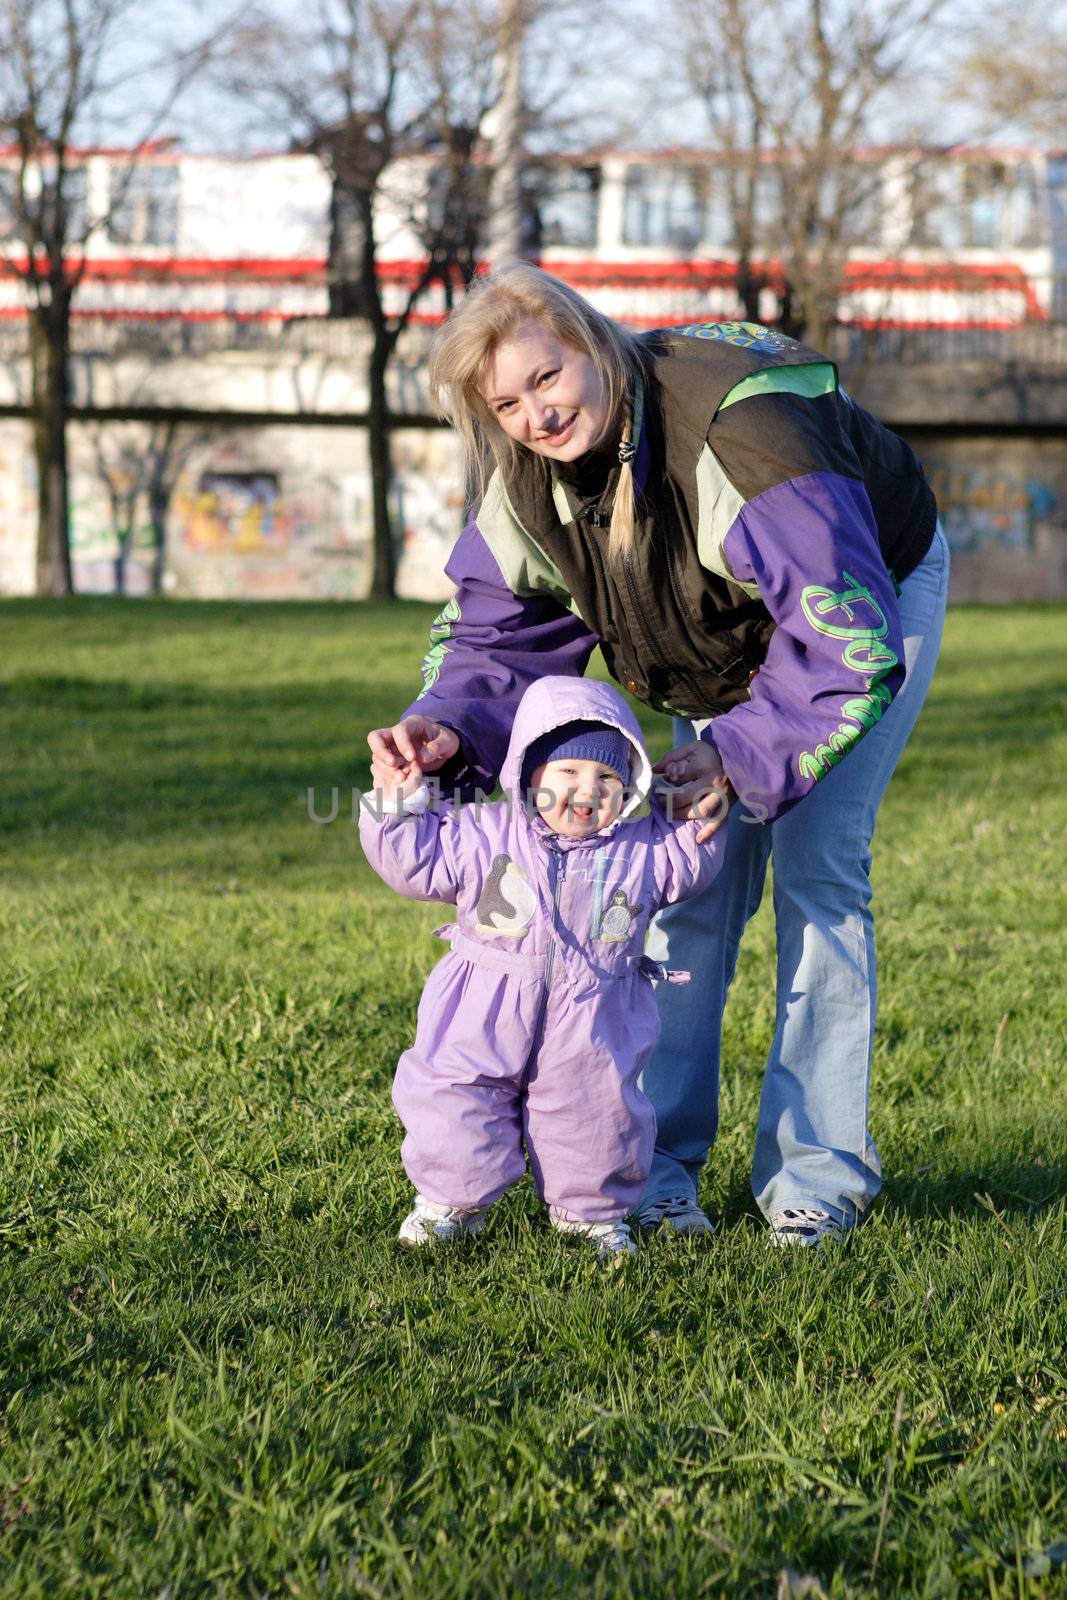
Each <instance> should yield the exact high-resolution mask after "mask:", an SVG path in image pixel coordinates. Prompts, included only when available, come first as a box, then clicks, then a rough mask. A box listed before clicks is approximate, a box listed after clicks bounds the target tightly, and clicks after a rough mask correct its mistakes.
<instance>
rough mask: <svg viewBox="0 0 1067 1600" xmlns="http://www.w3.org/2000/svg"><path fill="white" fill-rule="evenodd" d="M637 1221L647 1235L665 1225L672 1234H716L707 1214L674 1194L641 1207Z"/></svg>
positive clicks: (682, 1196) (694, 1203) (688, 1200)
mask: <svg viewBox="0 0 1067 1600" xmlns="http://www.w3.org/2000/svg"><path fill="white" fill-rule="evenodd" d="M637 1220H638V1222H639V1224H640V1226H641V1228H642V1229H643V1230H644V1231H645V1232H646V1233H652V1232H654V1231H655V1229H656V1228H659V1227H662V1225H663V1224H664V1223H666V1225H667V1227H668V1228H669V1229H670V1231H671V1232H672V1233H682V1234H698V1233H714V1232H715V1224H714V1223H713V1222H712V1220H711V1218H710V1217H709V1216H708V1214H707V1212H706V1211H703V1210H701V1208H700V1206H698V1205H697V1203H696V1201H695V1200H690V1198H689V1196H688V1195H684V1194H674V1195H671V1196H669V1198H668V1199H666V1200H651V1201H650V1202H649V1203H648V1205H647V1206H640V1207H639V1208H638V1212H637Z"/></svg>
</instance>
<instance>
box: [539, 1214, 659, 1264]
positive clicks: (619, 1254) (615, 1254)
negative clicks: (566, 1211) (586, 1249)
mask: <svg viewBox="0 0 1067 1600" xmlns="http://www.w3.org/2000/svg"><path fill="white" fill-rule="evenodd" d="M548 1220H549V1222H550V1223H551V1224H552V1226H553V1227H554V1228H555V1230H556V1232H557V1233H578V1234H581V1235H582V1237H583V1238H585V1239H588V1240H589V1241H590V1243H591V1244H595V1245H596V1247H597V1252H596V1253H597V1255H598V1256H599V1258H600V1260H601V1261H621V1260H622V1259H623V1258H624V1257H626V1256H632V1255H636V1254H637V1246H636V1245H635V1244H634V1242H633V1239H632V1238H631V1236H630V1229H629V1225H628V1224H627V1223H625V1222H623V1221H622V1219H621V1218H619V1219H618V1220H617V1221H614V1222H567V1221H565V1220H564V1218H563V1217H549V1219H548Z"/></svg>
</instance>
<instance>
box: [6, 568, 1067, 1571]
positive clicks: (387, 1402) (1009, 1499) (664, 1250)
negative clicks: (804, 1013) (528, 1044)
mask: <svg viewBox="0 0 1067 1600" xmlns="http://www.w3.org/2000/svg"><path fill="white" fill-rule="evenodd" d="M430 615H431V608H428V607H425V606H416V605H410V604H409V605H399V606H396V607H393V608H376V607H373V606H370V605H365V606H333V607H331V606H302V605H292V606H285V607H280V606H268V605H264V606H258V607H252V606H240V605H226V604H218V605H198V604H192V603H190V604H174V603H166V602H134V603H126V604H124V603H122V602H116V601H105V600H100V601H97V600H89V599H86V600H79V601H74V602H70V603H61V602H44V601H42V602H18V601H9V602H4V603H3V604H0V639H2V641H3V647H2V650H0V718H2V731H0V750H2V756H0V760H2V763H3V768H4V776H3V783H2V786H0V852H2V862H3V874H2V888H0V917H2V922H0V927H2V936H0V1030H2V1032H0V1039H2V1052H3V1056H2V1069H0V1595H2V1596H4V1597H9V1596H10V1597H18V1600H32V1597H34V1596H48V1597H49V1600H52V1597H56V1596H71V1597H75V1596H76V1597H79V1600H80V1597H82V1596H96V1595H102V1596H106V1597H107V1600H125V1597H134V1600H140V1597H150V1600H151V1597H155V1600H181V1597H185V1596H194V1595H196V1596H199V1595H207V1596H220V1597H228V1596H250V1597H254V1596H264V1597H265V1596H271V1597H273V1596H287V1595H305V1596H309V1597H311V1596H332V1595H353V1596H370V1597H374V1596H380V1597H389V1600H392V1597H409V1596H410V1597H419V1600H474V1597H479V1596H485V1597H490V1596H492V1597H496V1596H501V1597H510V1596H557V1595H564V1596H575V1597H578V1596H580V1597H582V1600H595V1597H603V1600H638V1597H647V1600H660V1597H665V1600H676V1597H685V1600H689V1597H691V1596H694V1597H695V1596H699V1595H728V1596H731V1597H733V1596H759V1597H771V1600H773V1597H774V1596H775V1595H776V1594H778V1595H782V1596H788V1595H790V1594H793V1595H798V1596H799V1595H801V1594H807V1595H809V1596H815V1597H817V1596H819V1595H825V1596H830V1597H845V1596H848V1597H856V1600H858V1597H861V1596H889V1595H893V1596H895V1595H916V1596H919V1595H922V1596H931V1597H933V1596H953V1595H982V1596H989V1597H997V1596H1016V1595H1027V1596H1038V1595H1049V1596H1052V1595H1061V1594H1064V1593H1065V1592H1067V1565H1065V1564H1064V1563H1065V1561H1067V1224H1065V1199H1067V1115H1065V1110H1067V1091H1065V1073H1064V1066H1065V1054H1067V1050H1065V1038H1067V999H1065V989H1067V985H1065V973H1067V949H1065V942H1067V941H1065V937H1064V906H1063V898H1062V878H1063V863H1064V843H1065V836H1067V794H1065V773H1067V733H1065V717H1064V711H1065V702H1067V652H1065V650H1064V637H1065V622H1067V612H1065V611H1064V609H1062V608H1061V609H1056V608H1053V607H1034V608H1028V609H1024V608H1003V609H989V610H983V609H961V610H957V611H955V612H954V613H952V615H951V618H950V623H949V628H948V636H947V644H946V649H945V655H944V659H943V665H942V668H941V672H940V675H939V678H938V681H937V683H936V686H935V689H934V693H933V696H932V698H931V702H930V704H929V706H928V708H927V711H926V713H925V716H924V719H923V721H922V722H921V724H920V728H919V731H918V733H917V735H916V738H915V739H914V740H913V742H912V746H911V748H910V750H909V752H908V753H907V755H906V756H905V759H904V761H903V763H902V765H901V768H900V770H899V772H898V774H897V777H896V779H895V781H894V784H893V786H892V788H891V791H890V796H889V798H888V800H887V801H886V804H885V807H884V809H883V814H882V823H881V828H880V832H879V836H878V841H877V844H876V868H875V871H876V905H877V908H878V912H879V933H880V949H881V961H882V1006H881V1017H880V1032H879V1040H878V1048H877V1056H876V1078H875V1099H874V1128H875V1133H876V1136H877V1138H878V1141H879V1144H880V1147H881V1150H882V1157H883V1162H884V1165H885V1168H886V1174H887V1181H886V1185H885V1190H884V1192H883V1195H882V1198H881V1199H880V1201H879V1203H878V1205H877V1208H876V1210H875V1213H874V1215H873V1217H872V1219H871V1221H870V1223H869V1225H868V1226H867V1227H865V1228H864V1229H863V1230H862V1231H861V1232H860V1233H859V1234H858V1235H857V1236H856V1237H855V1239H854V1240H853V1241H852V1242H851V1243H850V1245H849V1246H848V1248H847V1249H845V1250H843V1251H841V1252H839V1253H838V1254H835V1255H833V1256H831V1257H828V1258H823V1257H819V1256H818V1255H817V1254H816V1253H813V1252H806V1251H805V1252H795V1253H789V1254H787V1253H780V1252H773V1251H770V1250H768V1249H767V1248H766V1245H765V1242H764V1235H763V1233H762V1231H761V1228H760V1227H759V1226H757V1220H756V1216H755V1213H754V1209H753V1206H752V1202H751V1198H750V1195H749V1192H748V1182H747V1173H748V1162H749V1156H750V1148H751V1142H752V1137H753V1127H754V1118H755V1107H756V1100H757V1095H758V1091H759V1083H760V1076H761V1070H762V1060H763V1056H764V1052H765V1050H766V1047H767V1044H768V1041H769V1036H770V1031H771V1021H772V996H773V976H772V960H771V951H772V931H771V927H770V924H769V921H768V918H767V915H766V911H764V912H762V913H761V914H760V916H759V917H758V918H757V919H756V921H755V922H754V923H753V925H752V927H751V929H750V930H749V936H748V938H747V940H746V944H745V947H744V949H743V951H742V956H741V962H740V967H739V971H738V978H737V982H736V985H735V989H734V994H733V997H732V1001H731V1010H730V1015H729V1018H728V1037H727V1043H726V1047H725V1061H724V1074H723V1082H724V1095H723V1117H722V1122H723V1135H722V1139H721V1141H720V1144H719V1146H718V1149H717V1151H716V1155H715V1159H714V1164H713V1166H712V1168H711V1170H710V1171H709V1174H708V1177H707V1192H706V1197H705V1198H706V1200H707V1203H708V1204H709V1206H710V1207H711V1208H712V1209H713V1210H714V1211H715V1213H716V1214H717V1215H718V1216H719V1217H720V1218H721V1226H720V1228H719V1231H718V1233H717V1235H716V1237H715V1238H714V1240H712V1241H709V1242H705V1243H703V1244H697V1243H695V1242H691V1243H686V1242H685V1241H680V1240H662V1241H657V1242H656V1243H654V1244H650V1245H648V1246H646V1247H644V1248H642V1250H641V1252H640V1254H639V1256H638V1257H637V1259H636V1260H635V1261H634V1262H632V1263H631V1264H630V1265H629V1266H628V1267H627V1268H626V1269H625V1270H623V1271H620V1272H615V1273H605V1272H603V1271H602V1270H600V1269H599V1268H598V1267H597V1266H596V1265H595V1264H594V1263H593V1262H592V1261H591V1260H589V1259H587V1258H586V1256H585V1255H584V1254H583V1253H582V1251H581V1250H580V1249H579V1250H575V1249H574V1248H573V1247H571V1248H568V1247H567V1246H566V1245H564V1244H563V1243H561V1242H559V1241H558V1240H557V1239H556V1238H555V1237H554V1236H552V1235H550V1233H549V1232H548V1230H547V1228H546V1226H545V1224H544V1220H543V1217H542V1216H541V1214H540V1210H539V1207H538V1205H537V1204H536V1202H535V1199H534V1196H533V1194H532V1191H531V1190H530V1189H529V1188H528V1187H527V1186H522V1187H520V1188H519V1189H518V1190H517V1191H515V1192H513V1193H512V1194H511V1195H510V1196H509V1197H508V1198H507V1199H506V1200H505V1201H503V1202H502V1203H501V1205H500V1206H499V1207H498V1208H497V1211H496V1212H495V1213H494V1215H493V1217H492V1219H491V1221H490V1224H489V1226H488V1227H487V1229H486V1231H485V1233H484V1234H483V1235H482V1237H481V1238H480V1239H479V1240H475V1241H470V1242H469V1243H467V1244H464V1246H463V1247H462V1248H460V1249H458V1250H456V1251H454V1252H451V1253H449V1254H448V1255H447V1257H442V1256H440V1255H438V1256H437V1257H435V1258H434V1259H426V1257H425V1256H423V1255H418V1256H412V1255H409V1254H404V1253H402V1251H401V1250H400V1249H399V1247H398V1246H397V1245H396V1244H395V1242H394V1234H395V1229H396V1226H397V1223H398V1221H399V1218H400V1217H401V1216H402V1214H403V1210H404V1207H405V1201H406V1199H407V1185H406V1180H405V1178H404V1174H403V1171H402V1169H401V1166H400V1162H399V1144H400V1138H399V1129H398V1125H397V1123H396V1121H395V1119H394V1116H393V1113H392V1110H391V1106H390V1102H389V1083H390V1078H391V1074H392V1069H393V1064H394V1062H395V1059H396V1057H397V1054H398V1053H399V1051H400V1050H401V1049H402V1048H403V1047H404V1045H405V1044H406V1042H407V1041H408V1040H409V1038H410V1035H411V1031H412V1026H413V1016H414V1008H415V1004H416V1001H417V998H418V995H419V991H420V988H421V984H422V980H423V978H424V976H425V974H426V972H427V970H428V969H429V967H430V965H431V964H432V962H433V961H434V960H435V959H436V957H437V955H438V954H439V953H440V948H441V947H440V946H438V945H435V943H434V942H433V941H431V940H430V939H429V937H428V933H429V930H430V929H431V928H432V927H433V926H434V925H435V923H436V922H438V921H440V920H441V914H440V909H439V908H435V907H433V906H422V905H411V904H408V903H406V902H402V901H400V900H398V899H397V898H396V897H394V896H393V895H391V893H390V892H389V891H388V890H387V889H386V888H385V887H384V885H382V884H381V883H380V882H379V881H378V880H377V879H376V878H375V877H373V875H372V874H371V872H370V871H369V869H368V868H367V867H366V866H365V865H364V864H363V862H362V860H361V857H360V855H359V850H358V844H357V839H356V832H355V829H354V828H353V827H352V826H351V823H350V821H349V820H347V808H346V804H345V798H346V797H347V793H348V791H349V789H350V788H351V786H352V785H359V784H360V783H361V782H363V781H364V780H365V778H366V768H365V766H364V760H363V758H364V753H365V744H364V735H365V733H366V730H367V729H368V728H369V727H372V726H375V725H377V724H379V723H382V722H385V721H387V720H389V719H390V717H391V716H392V715H393V714H395V713H396V712H397V711H399V710H400V709H401V708H402V707H403V705H405V704H406V703H407V701H408V699H409V698H410V693H411V692H412V687H413V684H414V683H415V681H416V669H417V662H418V660H419V658H420V657H421V655H422V651H423V645H424V640H425V634H426V627H427V624H428V621H429V619H430ZM645 728H646V732H647V734H648V736H649V740H650V743H651V744H652V746H653V748H654V751H655V753H656V754H659V753H661V752H662V751H663V750H664V749H665V748H666V745H667V741H668V724H667V722H666V721H665V719H662V718H658V717H655V716H653V715H651V714H648V715H646V717H645ZM309 785H315V786H316V789H317V791H318V795H319V797H320V802H321V803H325V801H326V798H327V796H328V792H329V789H330V788H331V787H332V786H334V785H337V786H338V787H339V788H340V789H341V790H342V805H341V816H340V818H339V819H338V821H336V822H335V823H333V824H332V825H331V826H316V825H315V824H313V823H312V822H310V821H309V819H308V815H307V809H306V801H305V796H306V791H307V788H308V786H309ZM785 1569H788V1570H789V1572H791V1573H792V1574H793V1575H794V1576H793V1577H792V1578H789V1577H780V1574H782V1573H783V1571H785ZM805 1579H808V1580H811V1583H812V1584H813V1586H809V1587H807V1588H805V1587H804V1580H805Z"/></svg>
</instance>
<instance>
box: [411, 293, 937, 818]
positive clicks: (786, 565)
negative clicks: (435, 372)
mask: <svg viewBox="0 0 1067 1600" xmlns="http://www.w3.org/2000/svg"><path fill="white" fill-rule="evenodd" d="M642 351H643V370H642V373H641V375H640V377H639V379H638V382H637V385H636V392H635V401H634V413H635V418H634V420H635V439H636V443H637V456H636V460H635V462H634V483H635V487H636V489H637V491H638V498H637V506H638V537H637V542H636V544H635V549H634V554H633V556H632V558H631V559H629V560H628V561H627V562H626V564H625V566H624V569H623V570H622V571H621V572H620V571H616V570H615V569H614V568H609V566H608V564H607V562H606V560H605V557H604V550H605V542H606V537H607V534H606V522H607V517H608V508H610V503H611V497H612V494H613V491H614V487H615V484H616V482H617V478H618V468H617V465H614V464H608V463H606V464H605V467H604V476H603V478H602V480H601V481H597V482H595V483H593V484H592V485H591V484H590V481H589V474H588V463H586V464H584V470H583V464H579V471H578V472H574V471H571V472H570V473H568V471H567V469H565V468H556V469H555V470H553V469H552V467H551V466H550V465H549V463H547V462H546V461H545V460H544V458H542V457H539V456H536V455H534V454H533V453H532V452H523V461H522V463H521V465H520V468H519V470H518V471H517V473H516V475H515V476H514V478H511V479H509V481H508V483H507V484H506V485H505V484H504V483H503V482H502V481H501V479H500V475H499V474H496V475H495V476H494V479H493V480H492V482H491V483H490V486H489V489H488V491H487V493H486V495H485V497H484V498H483V500H482V502H481V505H480V506H479V507H478V509H477V511H476V512H475V513H474V515H473V516H472V517H471V519H470V520H469V522H468V524H467V526H466V528H465V529H464V531H463V533H462V534H461V535H460V537H459V539H458V540H457V542H456V545H455V548H454V549H453V552H452V555H451V558H450V560H449V562H448V564H447V566H446V569H445V570H446V572H447V574H448V576H449V577H450V578H451V579H452V581H453V582H454V583H455V585H456V593H455V595H454V596H453V598H452V599H451V600H450V601H449V602H448V604H447V605H446V606H445V608H444V610H443V611H442V612H441V614H440V616H439V617H438V618H437V620H436V621H435V623H434V625H433V627H432V629H431V643H430V650H429V653H428V654H427V656H426V659H425V661H424V663H423V689H422V692H421V694H420V695H419V696H418V698H417V700H416V701H415V702H414V704H413V705H412V706H410V707H409V708H408V711H407V712H405V713H404V715H408V714H410V713H412V712H421V713H424V714H425V715H427V716H430V717H432V718H434V719H435V720H437V721H439V722H441V723H444V724H446V725H447V726H449V727H451V728H453V729H454V730H455V731H456V733H458V735H459V738H460V743H461V754H460V756H458V757H456V758H455V760H454V762H453V763H451V764H450V766H449V768H448V769H446V770H445V771H443V772H442V774H441V776H442V779H443V781H447V782H449V783H452V784H456V785H458V786H459V788H460V790H461V792H462V790H463V789H464V788H466V789H467V790H473V789H475V788H477V787H481V788H482V789H486V790H488V789H489V788H491V787H492V784H493V783H494V782H495V780H496V778H497V775H498V773H499V770H500V765H501V763H502V761H503V757H504V753H505V751H506V749H507V745H508V739H509V735H510V731H511V726H512V722H513V720H514V716H515V711H516V708H517V706H518V702H519V700H520V699H521V697H522V694H523V692H524V691H525V689H526V688H527V687H528V686H529V684H530V683H532V682H533V681H534V680H535V679H537V678H540V677H542V676H545V675H559V674H576V675H580V674H582V673H584V671H585V669H586V666H587V663H588V661H589V658H590V656H591V654H592V652H593V650H594V648H595V647H596V646H597V645H598V644H600V645H601V646H602V648H603V653H604V657H605V660H606V662H607V664H608V667H609V670H610V671H611V673H612V675H613V676H614V677H616V678H617V679H618V681H619V682H620V683H622V684H623V685H624V687H626V688H627V689H628V690H629V691H630V692H631V693H632V694H634V696H635V697H636V698H637V699H638V700H640V701H643V702H644V703H645V704H648V705H651V706H654V707H655V708H656V709H659V710H662V711H668V712H675V713H679V714H683V715H687V716H691V717H698V718H699V717H705V718H706V717H712V718H714V721H713V723H712V725H711V726H709V727H708V728H707V729H705V731H704V733H703V735H702V737H704V738H705V739H707V740H708V742H709V743H713V744H714V746H715V748H716V749H717V750H718V752H719V755H720V757H721V759H722V762H723V766H724V767H725V770H726V773H727V776H728V777H729V779H730V781H731V783H732V785H733V787H734V789H735V791H736V792H737V794H738V796H739V797H740V798H741V799H742V801H744V802H745V804H746V805H747V806H748V808H749V810H750V812H751V813H752V814H753V816H755V817H756V818H757V819H758V820H761V821H770V820H773V819H774V818H775V817H776V816H778V815H780V814H781V813H782V812H783V811H785V810H787V809H788V808H789V807H790V806H792V805H795V804H796V803H797V802H798V801H799V800H801V799H802V798H803V797H804V795H805V794H807V793H808V792H809V790H810V789H811V788H812V787H813V786H814V784H815V783H816V782H818V780H819V779H820V778H821V777H823V776H825V774H826V773H827V772H829V771H830V770H831V768H832V767H833V766H835V765H836V764H837V763H838V762H839V761H840V760H841V759H842V758H843V757H844V756H845V755H846V754H847V753H848V751H849V750H850V749H851V747H852V746H853V745H854V744H855V743H856V742H858V740H859V739H860V738H862V736H863V734H864V733H865V732H866V731H867V730H868V729H869V728H870V727H872V726H874V724H875V723H876V722H877V721H878V720H879V719H880V717H881V716H882V715H883V713H884V712H885V710H886V708H887V707H888V705H889V704H890V702H891V701H892V699H893V696H894V695H895V694H896V692H897V690H898V689H899V688H900V685H901V684H902V683H903V681H904V671H905V668H904V647H903V639H902V637H901V629H900V619H899V613H898V609H897V603H896V594H897V590H898V584H899V581H901V580H902V579H903V578H905V577H906V576H907V575H908V573H909V572H911V571H912V570H913V569H914V568H915V567H916V566H917V565H918V563H919V562H920V561H921V560H922V558H923V556H924V555H925V554H926V551H927V550H928V548H929V545H930V543H931V540H932V538H933V535H934V530H935V527H936V518H937V511H936V505H935V503H934V499H933V495H932V493H931V492H930V489H929V487H928V485H927V484H926V482H925V479H924V478H923V475H922V469H921V467H920V465H919V463H918V461H917V459H916V457H915V456H914V454H913V452H912V451H911V450H910V449H909V447H908V446H907V445H906V444H905V443H904V441H903V440H901V439H899V438H898V437H897V436H896V435H895V434H892V433H891V432H890V431H889V430H887V429H885V428H883V427H881V426H880V425H879V424H878V423H877V422H876V421H875V420H874V418H873V417H871V416H869V414H868V413H866V412H865V411H863V410H862V409H861V408H860V407H858V406H856V405H854V404H853V403H852V401H851V400H849V399H848V397H847V396H845V395H844V393H843V392H842V391H841V390H840V389H839V387H838V384H837V374H836V370H835V369H834V367H833V365H832V363H830V362H828V361H826V360H825V358H824V357H822V356H820V355H818V354H817V353H816V352H815V351H812V350H809V349H807V348H806V347H805V346H803V345H799V344H796V343H795V342H794V341H792V340H788V339H785V338H783V337H782V336H781V335H778V334H775V333H772V332H769V331H768V330H766V329H763V328H759V327H758V326H757V325H755V324H749V323H707V324H699V325H697V326H695V327H691V328H683V329H668V330H663V331H660V332H657V333H655V334H650V335H647V336H645V337H644V338H643V340H642ZM527 458H528V459H527ZM594 465H595V464H594ZM590 491H592V492H590Z"/></svg>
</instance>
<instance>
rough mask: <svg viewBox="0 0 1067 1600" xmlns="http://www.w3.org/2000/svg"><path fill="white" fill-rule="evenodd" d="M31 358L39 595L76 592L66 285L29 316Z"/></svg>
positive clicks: (67, 295)
mask: <svg viewBox="0 0 1067 1600" xmlns="http://www.w3.org/2000/svg"><path fill="white" fill-rule="evenodd" d="M30 359H31V364H32V368H33V390H32V397H31V401H30V420H31V425H32V427H33V449H34V456H35V458H36V462H37V593H38V594H51V595H65V594H72V593H73V592H74V585H73V583H72V581H71V567H70V505H69V498H68V496H69V489H68V482H67V394H68V383H69V365H70V290H69V289H68V287H67V286H66V284H63V283H61V284H59V285H56V284H55V283H53V286H52V297H51V299H50V300H49V301H47V302H45V303H42V302H40V301H39V302H38V304H37V305H35V306H34V307H33V308H32V310H31V312H30Z"/></svg>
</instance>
